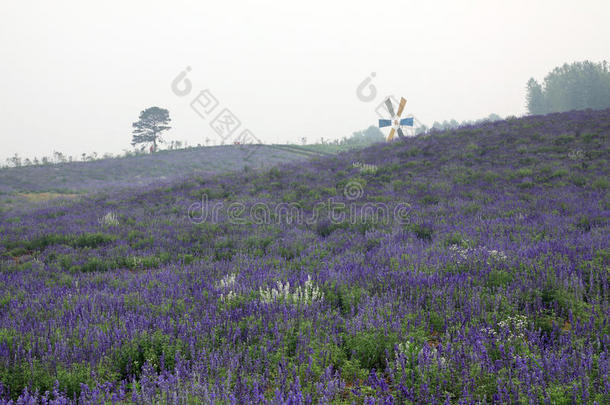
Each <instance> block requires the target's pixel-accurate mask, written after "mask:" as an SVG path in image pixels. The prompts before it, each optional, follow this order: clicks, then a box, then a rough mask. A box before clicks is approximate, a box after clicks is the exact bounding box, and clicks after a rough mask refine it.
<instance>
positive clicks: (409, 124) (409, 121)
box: [400, 117, 413, 127]
mask: <svg viewBox="0 0 610 405" xmlns="http://www.w3.org/2000/svg"><path fill="white" fill-rule="evenodd" d="M400 125H403V126H406V127H412V126H413V117H408V118H403V119H401V120H400Z"/></svg>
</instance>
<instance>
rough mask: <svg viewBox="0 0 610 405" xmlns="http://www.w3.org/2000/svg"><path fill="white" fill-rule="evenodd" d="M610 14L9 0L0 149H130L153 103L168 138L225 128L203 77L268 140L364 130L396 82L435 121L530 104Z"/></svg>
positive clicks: (423, 4)
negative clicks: (536, 85)
mask: <svg viewBox="0 0 610 405" xmlns="http://www.w3.org/2000/svg"><path fill="white" fill-rule="evenodd" d="M609 17H610V2H609V1H607V0H582V1H578V2H577V1H563V0H554V1H550V0H549V1H546V0H544V1H542V0H527V1H522V0H512V1H497V0H481V1H478V0H458V1H410V0H406V1H405V0H403V1H385V0H377V1H355V0H350V1H330V0H323V1H320V0H307V1H305V0H303V1H299V2H293V1H227V0H223V1H214V2H211V1H201V0H199V1H169V0H166V1H151V0H147V1H126V0H123V1H115V0H106V1H95V2H92V1H84V0H78V1H61V0H59V1H28V0H24V1H7V0H6V1H2V2H1V3H0V50H1V52H2V54H1V55H2V56H1V62H0V139H1V143H0V145H1V147H0V159H2V161H4V158H6V157H8V156H10V155H12V154H14V153H15V152H17V153H19V154H20V155H22V156H29V157H32V156H41V155H50V154H51V153H52V151H53V150H58V151H61V152H64V153H67V154H72V155H75V156H76V155H80V153H82V152H92V151H97V152H98V153H104V152H112V153H116V152H120V151H121V150H122V149H126V148H130V140H131V129H132V128H131V123H132V122H134V121H136V120H137V118H138V114H139V112H140V111H141V110H143V109H144V108H146V107H149V106H153V105H156V106H159V107H164V108H167V109H169V111H170V115H171V117H172V119H173V121H172V126H173V129H172V130H171V131H170V132H168V133H167V136H166V138H167V139H169V140H172V139H174V140H181V141H184V140H187V141H188V142H189V143H190V144H197V143H203V142H204V139H205V138H206V137H209V138H210V139H212V140H217V139H218V136H217V135H216V134H215V133H214V131H213V130H212V129H211V128H210V126H209V122H210V119H208V120H204V119H202V118H200V117H199V116H198V115H197V114H196V113H195V112H194V111H193V110H192V109H191V108H190V101H192V99H193V98H195V97H196V96H197V94H198V93H199V91H200V90H203V89H209V90H210V91H211V93H212V94H213V95H214V96H215V97H216V98H217V99H218V101H219V102H220V106H219V107H218V108H224V107H226V108H229V109H230V110H231V111H233V112H234V113H235V115H236V116H237V117H238V118H239V119H240V120H241V121H242V128H241V129H244V128H247V129H250V130H251V131H252V133H253V134H255V136H256V137H258V138H259V139H261V140H262V141H263V142H266V143H270V142H286V141H289V140H290V141H295V142H296V141H298V140H299V139H300V138H301V137H307V139H308V140H309V141H310V142H311V141H313V140H319V139H320V137H324V138H325V139H336V138H341V137H343V136H346V135H350V134H351V133H352V132H353V131H355V130H359V129H363V128H366V127H368V126H369V125H371V124H375V123H376V120H377V116H376V114H375V106H376V104H377V103H378V102H380V101H381V100H382V98H383V96H384V95H387V94H396V95H399V96H400V95H404V96H405V97H406V98H407V100H408V102H407V109H406V111H407V112H408V113H412V114H414V115H415V116H416V117H417V118H419V119H420V120H421V121H422V122H424V123H425V124H428V125H429V124H431V123H432V122H433V121H434V120H439V121H442V120H444V119H451V118H455V119H457V120H460V121H461V120H465V119H477V118H481V117H483V116H487V115H488V114H490V113H492V112H494V113H497V114H500V115H501V116H506V115H521V114H524V113H525V108H524V96H525V83H526V81H527V80H528V79H529V78H530V77H532V76H534V77H536V78H537V79H542V78H543V77H544V75H545V74H546V73H547V72H548V71H549V70H551V69H552V68H554V67H555V66H557V65H560V64H563V63H564V62H573V61H577V60H584V59H590V60H593V61H601V60H604V59H610V24H609V23H608V18H609ZM187 66H190V67H191V69H192V70H191V72H190V73H189V75H188V78H189V80H191V82H192V86H193V90H192V92H191V94H190V95H188V96H185V97H179V96H177V95H175V94H174V93H173V92H172V91H171V86H170V85H171V82H172V80H173V79H174V78H175V77H176V76H177V75H178V74H179V73H180V72H181V71H182V70H183V69H185V68H186V67H187ZM371 72H375V73H376V77H375V78H374V79H373V81H372V84H373V85H374V86H375V87H376V89H377V90H378V95H377V98H376V99H375V101H372V102H368V103H367V102H363V101H361V100H359V99H358V98H357V97H356V88H357V87H358V85H359V84H360V83H361V82H362V81H363V80H364V79H365V78H367V77H368V76H369V75H370V74H371ZM218 111H219V110H218ZM212 118H213V117H212Z"/></svg>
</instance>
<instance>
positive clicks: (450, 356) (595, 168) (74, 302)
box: [0, 110, 610, 404]
mask: <svg viewBox="0 0 610 405" xmlns="http://www.w3.org/2000/svg"><path fill="white" fill-rule="evenodd" d="M609 137H610V110H603V111H579V112H570V113H562V114H551V115H547V116H534V117H528V118H523V119H510V120H506V121H498V122H494V123H487V124H481V125H477V126H472V127H465V128H460V129H457V130H452V131H446V132H440V133H436V134H434V135H430V136H427V137H422V136H420V137H417V138H412V139H409V140H408V141H406V142H395V143H392V144H378V145H374V146H372V147H369V148H366V149H363V150H359V151H352V152H341V153H338V154H337V155H336V156H329V157H319V158H315V159H312V160H309V161H306V162H293V163H282V164H277V165H275V166H273V167H272V168H265V169H261V170H251V171H244V170H238V171H234V172H232V173H225V174H205V173H202V174H200V175H197V176H191V177H190V178H188V180H186V181H185V180H181V181H175V182H170V183H168V184H167V185H164V186H163V187H155V186H152V185H150V186H148V187H144V188H142V189H140V190H138V191H137V192H134V191H132V190H129V189H121V190H119V191H113V192H111V193H108V194H96V195H92V196H86V197H83V198H82V199H80V200H79V201H76V202H74V203H72V204H68V205H62V206H57V207H52V206H50V207H45V208H42V209H37V210H33V211H30V212H23V213H20V215H19V216H14V215H9V214H8V213H0V239H1V242H0V257H1V262H0V266H1V269H2V271H1V272H0V381H2V386H0V403H2V399H6V400H8V399H10V398H12V399H16V398H17V397H19V396H21V398H22V400H24V401H26V400H29V399H30V398H38V397H39V396H41V395H44V392H45V391H49V392H50V394H47V397H50V398H64V397H67V398H79V399H80V401H82V402H85V403H86V402H92V403H93V402H96V403H97V402H98V401H100V400H103V401H113V402H114V401H120V400H134V401H140V402H141V403H151V402H154V401H166V402H167V403H185V402H187V401H190V403H210V402H212V401H216V402H220V403H293V404H301V403H303V404H304V403H312V402H313V403H329V402H332V403H346V404H349V403H352V402H353V401H355V402H356V403H411V402H413V403H444V402H445V401H446V400H447V401H449V402H451V403H458V402H459V403H476V402H488V403H491V402H494V403H500V402H503V403H520V402H523V403H528V402H532V403H544V402H549V403H572V402H582V403H591V404H592V403H595V401H597V403H602V402H604V400H603V398H608V397H609V396H610V385H608V381H609V380H610V375H609V374H610V361H609V354H610V353H609V347H610V326H609V324H608V317H609V315H610V281H609V276H610V251H609V248H608V246H610V236H609V235H610V234H609V232H608V230H609V227H608V225H609V224H608V218H609V217H610V195H609V194H608V191H609V190H608V179H609V178H610V176H609V175H610V172H609V169H608V168H609V165H608V160H609V159H610V150H609V145H610V142H609ZM278 153H279V152H278ZM278 156H280V155H278ZM269 163H273V162H269ZM100 164H102V163H100ZM236 169H239V168H236ZM71 187H72V186H71V185H70V188H71ZM202 201H204V204H202V203H201V202H202ZM206 201H207V202H206ZM202 205H203V207H204V208H205V207H207V209H202ZM374 213H376V214H377V216H375V215H374ZM204 214H205V215H204ZM342 215H343V217H342ZM56 380H57V381H58V383H57V385H55V381H56ZM136 381H137V383H136ZM81 383H83V384H86V385H81ZM24 388H27V392H24ZM35 391H36V392H37V393H36V394H35V393H34V392H35ZM562 401H563V402H562Z"/></svg>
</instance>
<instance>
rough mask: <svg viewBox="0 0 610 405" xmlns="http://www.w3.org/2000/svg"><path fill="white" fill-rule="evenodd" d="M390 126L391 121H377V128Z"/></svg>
mask: <svg viewBox="0 0 610 405" xmlns="http://www.w3.org/2000/svg"><path fill="white" fill-rule="evenodd" d="M390 125H392V120H379V128H384V127H389V126H390Z"/></svg>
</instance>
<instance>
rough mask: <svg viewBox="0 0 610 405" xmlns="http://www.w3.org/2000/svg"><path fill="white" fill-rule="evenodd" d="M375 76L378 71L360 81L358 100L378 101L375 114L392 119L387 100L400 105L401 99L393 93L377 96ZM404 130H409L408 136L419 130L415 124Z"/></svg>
mask: <svg viewBox="0 0 610 405" xmlns="http://www.w3.org/2000/svg"><path fill="white" fill-rule="evenodd" d="M375 77H377V73H375V72H372V73H371V74H370V75H368V76H367V77H365V78H364V79H363V80H362V81H361V82H360V84H359V85H358V86H357V87H356V97H357V98H358V100H360V101H362V102H364V103H370V102H373V101H375V102H376V103H377V106H376V107H375V114H377V116H378V117H379V118H380V119H392V118H394V117H392V114H391V113H390V111H388V107H387V105H386V100H388V99H389V100H390V102H391V103H392V105H395V106H398V105H399V104H400V101H399V99H398V98H397V97H396V96H395V95H393V94H390V95H388V96H386V97H382V98H381V99H379V98H377V94H378V91H377V87H376V86H375V84H373V80H374V79H375ZM414 120H415V117H414ZM415 121H416V122H417V125H421V124H420V123H419V121H417V120H415ZM403 131H407V133H408V136H413V135H415V134H417V132H418V131H417V129H416V128H415V127H414V126H413V127H410V128H408V127H405V128H404V129H403Z"/></svg>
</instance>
